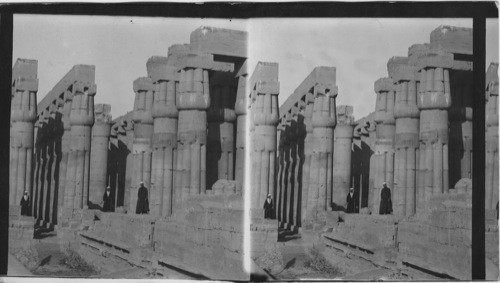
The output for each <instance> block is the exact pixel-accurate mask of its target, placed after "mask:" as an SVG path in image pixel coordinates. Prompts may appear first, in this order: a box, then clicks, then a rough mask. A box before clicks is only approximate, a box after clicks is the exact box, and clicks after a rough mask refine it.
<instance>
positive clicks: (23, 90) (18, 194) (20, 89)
mask: <svg viewBox="0 0 500 283" xmlns="http://www.w3.org/2000/svg"><path fill="white" fill-rule="evenodd" d="M18 62H19V59H18ZM16 63H17V62H16ZM27 63H30V64H35V65H36V61H33V60H29V62H27ZM27 67H29V66H27ZM14 75H15V73H14ZM37 91H38V79H37V78H36V66H35V73H34V74H31V75H30V76H26V77H23V76H20V77H17V78H14V83H13V89H12V105H11V125H12V126H11V129H10V131H11V134H10V135H11V141H10V195H9V196H10V197H9V204H10V205H19V203H20V201H21V198H22V196H23V194H24V192H25V191H27V192H29V193H31V190H32V184H33V183H32V177H33V172H32V168H33V167H34V166H33V165H34V164H33V146H34V123H35V121H36V118H37V108H36V106H37V105H36V92H37ZM30 196H31V195H30Z"/></svg>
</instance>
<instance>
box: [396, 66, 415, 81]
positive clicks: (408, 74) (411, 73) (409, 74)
mask: <svg viewBox="0 0 500 283" xmlns="http://www.w3.org/2000/svg"><path fill="white" fill-rule="evenodd" d="M391 78H392V79H393V80H394V81H395V82H398V81H413V80H418V71H417V68H416V67H415V66H410V65H398V66H395V67H394V74H393V75H392V76H391Z"/></svg>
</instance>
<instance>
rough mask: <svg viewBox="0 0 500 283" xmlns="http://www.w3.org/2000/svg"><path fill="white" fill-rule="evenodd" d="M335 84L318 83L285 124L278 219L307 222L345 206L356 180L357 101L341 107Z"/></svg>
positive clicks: (292, 223) (290, 224)
mask: <svg viewBox="0 0 500 283" xmlns="http://www.w3.org/2000/svg"><path fill="white" fill-rule="evenodd" d="M336 96H337V88H336V86H335V85H331V84H330V85H327V84H322V83H316V84H315V85H314V87H313V88H311V89H310V90H309V92H308V93H306V94H304V96H303V99H301V100H299V101H297V102H296V103H295V105H294V106H293V107H292V108H291V109H290V110H289V112H288V113H284V114H283V116H282V118H281V122H280V125H279V134H280V138H279V156H278V164H277V166H278V190H277V193H276V197H277V209H278V220H279V221H280V224H281V225H282V226H283V227H286V228H289V229H293V228H294V227H304V226H305V225H307V223H312V222H314V221H315V220H316V217H317V215H316V214H317V212H320V211H331V210H343V209H345V201H346V196H347V193H348V190H349V187H350V186H351V185H352V182H351V167H350V166H346V164H351V156H352V139H353V126H354V125H355V123H354V118H353V116H352V114H353V108H352V106H347V105H341V106H338V107H337V106H336V103H335V100H336Z"/></svg>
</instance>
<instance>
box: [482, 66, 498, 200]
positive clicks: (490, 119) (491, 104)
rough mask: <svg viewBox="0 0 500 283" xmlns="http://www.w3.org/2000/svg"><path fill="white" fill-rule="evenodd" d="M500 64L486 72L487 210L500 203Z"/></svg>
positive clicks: (490, 67)
mask: <svg viewBox="0 0 500 283" xmlns="http://www.w3.org/2000/svg"><path fill="white" fill-rule="evenodd" d="M498 171H499V169H498V63H492V64H490V66H489V68H488V71H487V72H486V172H485V176H486V180H485V187H486V194H485V197H486V199H485V206H486V209H495V207H496V202H498Z"/></svg>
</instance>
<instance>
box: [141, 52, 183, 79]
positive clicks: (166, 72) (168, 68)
mask: <svg viewBox="0 0 500 283" xmlns="http://www.w3.org/2000/svg"><path fill="white" fill-rule="evenodd" d="M167 63H168V58H167V57H161V56H153V57H150V58H149V59H148V61H147V63H146V69H147V72H148V77H150V78H151V80H152V81H153V83H156V82H158V81H175V80H177V79H178V74H177V68H176V67H175V66H172V65H168V64H167Z"/></svg>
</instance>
